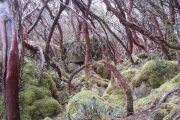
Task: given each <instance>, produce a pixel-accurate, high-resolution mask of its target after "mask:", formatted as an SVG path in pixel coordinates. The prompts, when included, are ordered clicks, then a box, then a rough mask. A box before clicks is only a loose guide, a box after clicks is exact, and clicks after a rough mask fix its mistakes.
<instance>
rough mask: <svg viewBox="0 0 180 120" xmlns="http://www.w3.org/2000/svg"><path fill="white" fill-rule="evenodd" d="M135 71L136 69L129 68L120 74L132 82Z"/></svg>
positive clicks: (136, 71)
mask: <svg viewBox="0 0 180 120" xmlns="http://www.w3.org/2000/svg"><path fill="white" fill-rule="evenodd" d="M136 73H138V69H136V68H130V69H127V70H124V71H122V72H121V74H122V76H123V77H125V78H126V79H127V80H128V82H132V79H133V78H134V76H135V75H136Z"/></svg>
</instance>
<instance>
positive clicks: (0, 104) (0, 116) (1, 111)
mask: <svg viewBox="0 0 180 120" xmlns="http://www.w3.org/2000/svg"><path fill="white" fill-rule="evenodd" d="M3 117H4V106H3V96H2V94H0V119H1V120H2V119H3Z"/></svg>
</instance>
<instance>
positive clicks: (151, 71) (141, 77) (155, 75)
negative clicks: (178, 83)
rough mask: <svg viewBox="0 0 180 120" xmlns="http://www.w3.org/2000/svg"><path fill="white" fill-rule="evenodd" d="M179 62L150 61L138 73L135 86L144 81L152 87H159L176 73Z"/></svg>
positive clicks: (134, 81)
mask: <svg viewBox="0 0 180 120" xmlns="http://www.w3.org/2000/svg"><path fill="white" fill-rule="evenodd" d="M176 65H177V62H174V61H165V60H161V61H154V60H151V61H148V62H147V63H145V64H144V65H143V66H142V68H141V69H140V71H139V73H138V74H136V76H135V77H134V80H133V86H134V87H138V86H140V85H141V83H142V82H143V81H145V82H146V84H147V85H148V86H149V87H151V88H158V87H159V86H160V85H162V84H163V83H164V82H166V81H167V80H169V79H171V78H173V76H174V75H175V74H176Z"/></svg>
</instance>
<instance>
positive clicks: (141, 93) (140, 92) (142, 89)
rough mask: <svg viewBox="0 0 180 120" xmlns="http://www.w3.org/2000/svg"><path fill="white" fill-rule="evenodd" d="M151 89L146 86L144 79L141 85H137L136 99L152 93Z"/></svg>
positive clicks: (135, 90)
mask: <svg viewBox="0 0 180 120" xmlns="http://www.w3.org/2000/svg"><path fill="white" fill-rule="evenodd" d="M150 91H151V89H150V88H149V87H148V86H146V83H145V82H144V81H143V82H142V83H141V85H140V86H138V87H136V88H135V89H134V92H133V94H134V95H133V96H134V99H138V98H142V97H144V96H146V95H148V94H149V93H150Z"/></svg>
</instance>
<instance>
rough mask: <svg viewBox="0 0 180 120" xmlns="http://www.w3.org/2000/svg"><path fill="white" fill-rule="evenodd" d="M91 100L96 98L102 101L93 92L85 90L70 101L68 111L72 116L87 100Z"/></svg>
mask: <svg viewBox="0 0 180 120" xmlns="http://www.w3.org/2000/svg"><path fill="white" fill-rule="evenodd" d="M91 98H95V99H97V100H99V101H101V99H100V97H99V96H98V95H97V94H96V93H94V92H92V91H88V90H84V91H81V92H79V93H77V94H76V95H74V96H73V97H72V98H71V99H70V100H69V103H68V104H67V108H66V111H67V112H68V113H70V114H72V113H75V112H77V111H78V110H79V109H80V107H81V104H83V102H84V101H85V100H87V99H91Z"/></svg>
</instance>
